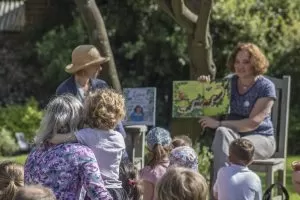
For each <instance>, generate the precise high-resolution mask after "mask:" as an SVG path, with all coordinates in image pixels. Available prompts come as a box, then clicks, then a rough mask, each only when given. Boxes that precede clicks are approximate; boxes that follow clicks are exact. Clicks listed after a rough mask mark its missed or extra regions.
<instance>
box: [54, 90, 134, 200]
mask: <svg viewBox="0 0 300 200" xmlns="http://www.w3.org/2000/svg"><path fill="white" fill-rule="evenodd" d="M84 110H85V117H84V118H85V125H86V126H87V127H88V128H83V129H81V130H79V131H78V132H76V133H75V135H73V134H67V135H66V134H64V135H59V134H56V135H55V136H54V137H53V138H52V139H51V140H50V142H51V143H63V142H67V141H70V142H71V141H73V142H75V141H78V142H79V143H81V144H84V145H86V146H88V147H90V148H91V149H92V151H93V152H94V154H95V156H96V159H97V162H98V165H99V168H100V172H101V176H102V179H103V181H104V184H105V187H106V188H107V190H108V191H109V192H110V194H111V196H112V197H113V199H118V200H122V199H126V200H127V199H128V197H127V194H126V191H125V190H124V189H123V188H122V182H121V181H120V180H119V167H120V163H121V158H122V154H123V152H124V150H125V141H124V137H123V136H122V134H121V133H119V132H117V131H115V130H114V128H115V127H116V126H117V124H118V123H119V122H120V121H121V120H122V119H123V118H124V117H125V101H124V98H123V96H122V95H121V94H119V93H117V92H115V91H114V90H112V89H100V90H96V91H95V92H93V93H91V94H89V95H88V96H87V98H86V99H85V101H84Z"/></svg>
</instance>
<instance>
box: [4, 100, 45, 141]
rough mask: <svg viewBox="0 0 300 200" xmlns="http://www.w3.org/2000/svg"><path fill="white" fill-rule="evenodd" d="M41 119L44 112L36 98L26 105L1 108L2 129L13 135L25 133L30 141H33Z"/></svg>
mask: <svg viewBox="0 0 300 200" xmlns="http://www.w3.org/2000/svg"><path fill="white" fill-rule="evenodd" d="M41 118H42V111H40V110H39V108H38V103H37V101H36V100H35V99H34V98H31V99H29V100H28V101H27V102H26V104H25V105H15V104H13V105H7V106H6V107H1V108H0V128H5V129H6V130H8V131H9V132H10V133H11V134H14V133H16V132H23V133H24V135H25V138H26V139H27V140H28V141H32V139H33V137H34V135H35V133H36V130H37V128H38V127H39V124H40V120H41ZM1 140H2V138H1Z"/></svg>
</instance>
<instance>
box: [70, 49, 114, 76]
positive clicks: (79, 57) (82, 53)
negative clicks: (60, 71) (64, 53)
mask: <svg viewBox="0 0 300 200" xmlns="http://www.w3.org/2000/svg"><path fill="white" fill-rule="evenodd" d="M107 61H109V58H108V57H102V56H101V55H100V53H99V51H98V50H97V49H96V47H95V46H93V45H79V46H78V47H76V48H75V49H74V50H73V52H72V64H69V65H67V66H66V68H65V70H66V72H68V73H71V74H73V73H75V72H77V71H80V70H82V69H84V68H86V67H88V66H90V65H93V64H96V63H97V64H101V63H105V62H107Z"/></svg>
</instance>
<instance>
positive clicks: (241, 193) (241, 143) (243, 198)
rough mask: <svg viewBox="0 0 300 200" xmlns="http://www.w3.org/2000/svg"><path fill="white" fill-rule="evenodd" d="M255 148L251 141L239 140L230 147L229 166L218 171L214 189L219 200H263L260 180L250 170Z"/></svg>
mask: <svg viewBox="0 0 300 200" xmlns="http://www.w3.org/2000/svg"><path fill="white" fill-rule="evenodd" d="M253 154H254V146H253V144H252V142H251V141H249V140H247V139H244V138H239V139H236V140H234V141H233V142H232V143H231V144H230V146H229V157H228V160H229V166H225V167H222V168H221V169H220V170H219V171H218V175H217V180H216V182H215V185H214V187H213V191H214V197H215V198H216V199H218V200H248V199H251V200H261V199H262V188H261V181H260V178H259V177H258V176H257V175H256V174H255V173H254V172H252V171H251V170H250V169H248V166H249V165H250V164H251V163H252V161H253Z"/></svg>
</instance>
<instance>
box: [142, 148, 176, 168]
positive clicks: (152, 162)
mask: <svg viewBox="0 0 300 200" xmlns="http://www.w3.org/2000/svg"><path fill="white" fill-rule="evenodd" d="M170 151H171V147H170V146H169V145H165V146H162V145H160V144H155V145H154V147H153V149H152V151H150V150H149V153H148V157H149V162H148V165H149V166H150V167H152V168H154V167H155V166H156V165H158V164H159V163H160V162H162V161H163V159H164V158H167V157H168V155H169V153H170Z"/></svg>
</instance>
